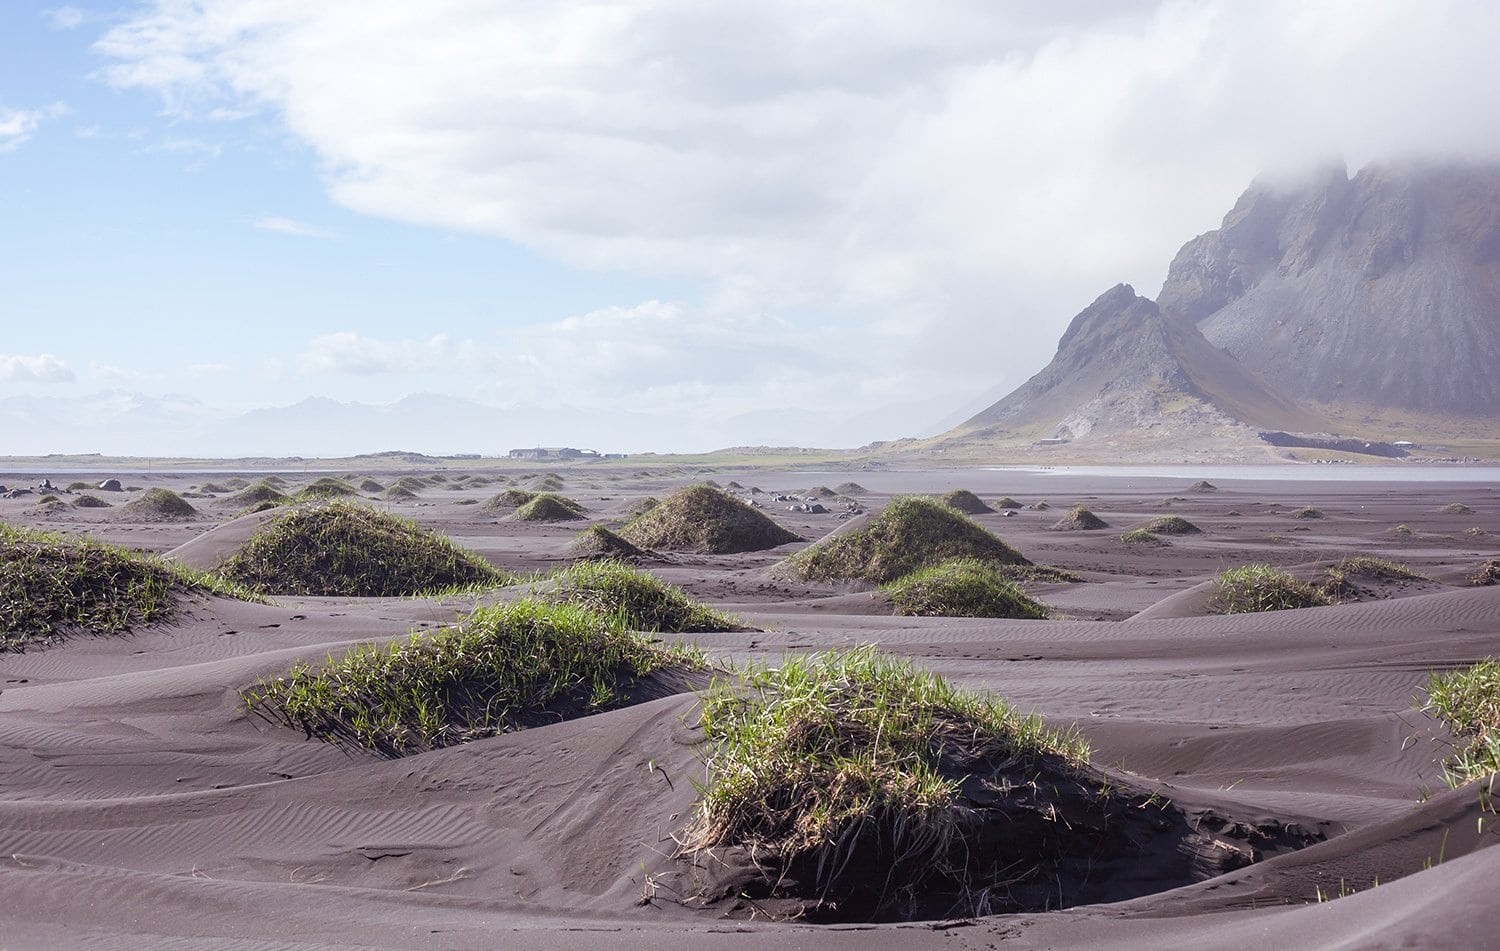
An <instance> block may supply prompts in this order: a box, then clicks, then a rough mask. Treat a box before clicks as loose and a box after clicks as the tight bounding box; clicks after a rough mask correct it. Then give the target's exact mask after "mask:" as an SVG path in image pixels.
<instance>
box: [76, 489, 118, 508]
mask: <svg viewBox="0 0 1500 951" xmlns="http://www.w3.org/2000/svg"><path fill="white" fill-rule="evenodd" d="M73 507H74V508H75V509H107V508H110V507H111V506H110V504H109V503H108V502H106V501H104V500H103V499H101V498H99V496H97V495H89V494H88V493H86V492H85V493H84V494H83V495H80V496H79V497H78V498H76V499H74V500H73Z"/></svg>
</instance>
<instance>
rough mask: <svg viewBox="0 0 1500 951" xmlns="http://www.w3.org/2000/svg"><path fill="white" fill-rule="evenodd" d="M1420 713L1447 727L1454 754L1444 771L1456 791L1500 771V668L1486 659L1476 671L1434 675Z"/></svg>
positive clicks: (1425, 690) (1417, 702)
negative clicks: (1441, 722)
mask: <svg viewBox="0 0 1500 951" xmlns="http://www.w3.org/2000/svg"><path fill="white" fill-rule="evenodd" d="M1422 689H1423V693H1425V694H1426V697H1425V699H1424V698H1423V697H1421V696H1418V697H1417V699H1416V700H1415V701H1414V703H1415V705H1416V706H1417V708H1418V709H1419V710H1421V711H1422V712H1424V713H1428V714H1431V715H1432V716H1434V717H1437V718H1438V719H1439V720H1442V721H1443V723H1444V724H1446V725H1447V727H1448V729H1449V731H1450V732H1452V734H1453V737H1454V746H1453V752H1452V754H1450V755H1449V757H1448V758H1447V759H1446V760H1445V761H1444V762H1443V771H1444V774H1445V776H1446V777H1447V779H1448V782H1449V783H1450V784H1451V785H1453V786H1461V785H1463V784H1464V783H1467V782H1471V781H1473V780H1476V779H1483V778H1484V777H1486V776H1491V775H1493V774H1494V773H1496V772H1500V663H1497V662H1496V661H1495V660H1494V659H1493V658H1487V659H1485V660H1483V661H1480V662H1479V663H1477V664H1475V665H1474V666H1472V667H1464V668H1461V669H1458V670H1450V671H1447V672H1446V673H1438V672H1433V673H1431V674H1429V675H1428V677H1427V683H1426V685H1425V686H1424V687H1423V688H1422Z"/></svg>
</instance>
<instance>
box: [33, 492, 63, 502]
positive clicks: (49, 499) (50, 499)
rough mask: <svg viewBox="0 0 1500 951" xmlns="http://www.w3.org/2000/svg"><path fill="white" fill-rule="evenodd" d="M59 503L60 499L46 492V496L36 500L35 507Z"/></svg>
mask: <svg viewBox="0 0 1500 951" xmlns="http://www.w3.org/2000/svg"><path fill="white" fill-rule="evenodd" d="M61 501H62V499H60V498H58V497H57V496H55V495H53V494H52V493H51V492H48V493H47V494H46V495H43V496H41V497H40V498H38V499H37V500H36V504H37V505H51V504H52V503H54V502H61Z"/></svg>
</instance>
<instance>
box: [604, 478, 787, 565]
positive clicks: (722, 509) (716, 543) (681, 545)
mask: <svg viewBox="0 0 1500 951" xmlns="http://www.w3.org/2000/svg"><path fill="white" fill-rule="evenodd" d="M620 536H621V537H622V538H624V539H625V540H626V541H629V542H630V543H632V544H634V545H638V546H640V547H642V548H655V549H664V550H669V551H699V552H707V553H709V554H715V555H724V554H732V553H735V552H746V551H763V550H765V549H767V548H775V547H777V546H779V545H785V544H787V543H788V542H798V541H801V540H802V537H801V536H800V535H797V534H796V533H794V532H791V531H788V530H787V529H785V528H783V527H782V526H780V525H778V524H777V523H776V522H775V521H773V520H772V519H771V518H770V517H769V516H767V515H766V514H765V513H764V512H762V511H760V510H759V509H755V508H751V507H750V506H748V505H746V504H745V503H744V502H741V501H740V500H739V499H737V498H735V497H734V496H732V495H729V494H728V493H726V492H724V491H722V490H720V489H715V488H713V487H712V486H709V485H690V486H688V487H687V488H684V489H680V490H678V491H677V492H675V493H673V494H672V495H670V496H668V497H667V498H666V499H665V500H664V501H662V502H660V503H658V504H657V505H654V506H652V508H651V509H650V510H649V511H647V512H645V513H643V514H641V515H639V516H637V517H636V518H634V519H632V520H631V521H630V522H629V523H628V524H627V525H626V526H625V527H624V528H623V529H621V530H620Z"/></svg>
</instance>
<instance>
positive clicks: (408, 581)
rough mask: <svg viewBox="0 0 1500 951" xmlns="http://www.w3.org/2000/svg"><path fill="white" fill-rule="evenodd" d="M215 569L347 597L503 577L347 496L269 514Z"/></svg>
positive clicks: (286, 588) (251, 583)
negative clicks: (264, 521) (276, 514)
mask: <svg viewBox="0 0 1500 951" xmlns="http://www.w3.org/2000/svg"><path fill="white" fill-rule="evenodd" d="M219 570H220V571H221V572H222V573H223V574H224V575H226V576H227V577H230V578H233V579H234V580H236V581H239V582H241V583H242V584H244V585H246V586H248V587H251V588H254V589H256V590H261V591H265V592H268V593H274V594H293V595H341V596H346V597H398V596H407V595H414V594H420V593H422V592H425V591H433V590H441V589H447V588H452V587H455V586H474V585H485V584H500V583H503V582H505V581H506V580H508V577H509V576H508V575H507V574H506V573H505V572H502V571H500V570H498V569H496V568H494V567H493V566H491V565H490V564H489V563H488V562H486V561H485V560H484V559H483V558H481V557H479V556H478V555H476V554H474V553H473V552H471V551H468V550H466V549H463V548H460V547H458V546H457V545H455V544H454V543H453V542H452V541H450V540H449V539H447V538H444V537H442V536H441V535H437V534H434V533H432V532H430V531H427V530H425V529H422V528H420V527H418V526H417V524H416V523H415V522H412V521H410V520H408V519H404V518H399V517H397V516H395V515H391V514H389V513H387V512H381V511H378V510H376V509H373V508H370V507H368V506H365V505H361V504H359V503H357V502H351V501H346V500H335V501H331V502H326V503H323V504H321V505H311V506H307V507H303V508H296V509H292V510H290V511H287V512H285V513H284V514H282V515H279V516H277V517H275V518H272V519H271V520H270V521H269V522H267V523H266V524H265V525H263V526H261V528H260V530H259V531H257V532H256V533H255V534H254V535H252V536H251V537H250V540H249V541H247V542H246V543H245V544H244V545H242V546H241V547H240V548H239V550H237V551H236V552H235V553H234V554H232V555H231V556H230V557H229V558H228V559H226V560H225V562H224V563H223V564H222V565H220V567H219Z"/></svg>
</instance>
